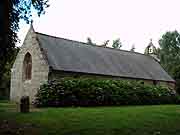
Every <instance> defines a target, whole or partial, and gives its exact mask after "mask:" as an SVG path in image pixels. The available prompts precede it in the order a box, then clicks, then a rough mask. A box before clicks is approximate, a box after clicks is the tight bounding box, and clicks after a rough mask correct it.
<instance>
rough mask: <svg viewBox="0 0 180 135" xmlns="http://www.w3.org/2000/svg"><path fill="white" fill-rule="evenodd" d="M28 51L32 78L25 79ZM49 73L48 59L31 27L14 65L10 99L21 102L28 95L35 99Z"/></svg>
mask: <svg viewBox="0 0 180 135" xmlns="http://www.w3.org/2000/svg"><path fill="white" fill-rule="evenodd" d="M27 52H29V53H30V54H31V57H32V78H31V80H23V61H24V56H25V55H26V53H27ZM48 73H49V66H48V63H47V60H46V59H45V57H44V55H43V53H42V51H41V48H40V46H39V43H38V40H37V38H36V34H35V32H34V30H33V28H31V29H30V30H29V32H28V34H27V36H26V38H25V40H24V43H23V45H22V47H21V49H20V51H19V53H18V55H17V57H16V60H15V63H14V65H13V67H12V71H11V90H10V100H12V101H16V102H19V101H20V98H21V97H22V96H24V95H27V96H30V100H31V101H33V100H34V96H35V94H36V92H37V89H38V88H39V87H40V84H41V83H44V82H46V81H47V80H48Z"/></svg>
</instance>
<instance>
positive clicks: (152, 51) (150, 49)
mask: <svg viewBox="0 0 180 135" xmlns="http://www.w3.org/2000/svg"><path fill="white" fill-rule="evenodd" d="M157 52H158V51H157V49H156V47H155V46H154V45H153V43H152V39H150V43H149V45H148V46H147V47H146V49H145V51H144V54H146V55H149V56H151V57H153V58H154V59H155V60H156V61H157V62H160V60H159V59H158V57H157V56H158V54H157Z"/></svg>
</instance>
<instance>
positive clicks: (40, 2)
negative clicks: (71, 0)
mask: <svg viewBox="0 0 180 135" xmlns="http://www.w3.org/2000/svg"><path fill="white" fill-rule="evenodd" d="M48 6H49V5H48V0H1V1H0V7H3V8H0V9H1V11H0V17H1V19H0V21H1V22H0V23H1V24H2V25H0V30H1V31H0V69H1V70H0V87H1V84H2V81H3V80H4V78H3V77H4V74H5V73H6V72H9V71H7V70H10V68H6V64H8V63H11V62H12V61H13V59H14V53H15V52H14V51H15V44H16V43H17V41H18V37H17V32H18V30H19V21H20V20H21V19H23V20H25V21H26V22H27V23H29V22H30V21H31V17H32V15H31V10H32V7H33V8H34V9H35V10H36V11H37V14H38V15H39V16H40V15H41V14H44V13H45V8H47V7H48ZM12 56H13V57H12Z"/></svg>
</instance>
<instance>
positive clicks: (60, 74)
mask: <svg viewBox="0 0 180 135" xmlns="http://www.w3.org/2000/svg"><path fill="white" fill-rule="evenodd" d="M65 77H73V78H94V79H102V78H103V79H118V80H135V81H143V82H144V83H146V84H151V85H154V84H153V81H152V80H140V79H132V78H120V77H113V76H103V75H93V74H81V73H73V72H60V71H53V72H51V74H50V76H49V80H56V79H57V80H58V79H61V78H65ZM157 85H163V86H167V87H169V88H172V89H175V84H174V83H172V82H164V81H159V82H157Z"/></svg>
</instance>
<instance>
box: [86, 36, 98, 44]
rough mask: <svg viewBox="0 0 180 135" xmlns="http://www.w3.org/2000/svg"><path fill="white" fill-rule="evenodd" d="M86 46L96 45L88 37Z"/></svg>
mask: <svg viewBox="0 0 180 135" xmlns="http://www.w3.org/2000/svg"><path fill="white" fill-rule="evenodd" d="M87 44H88V45H96V44H95V43H93V42H92V39H91V38H90V37H88V38H87Z"/></svg>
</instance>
